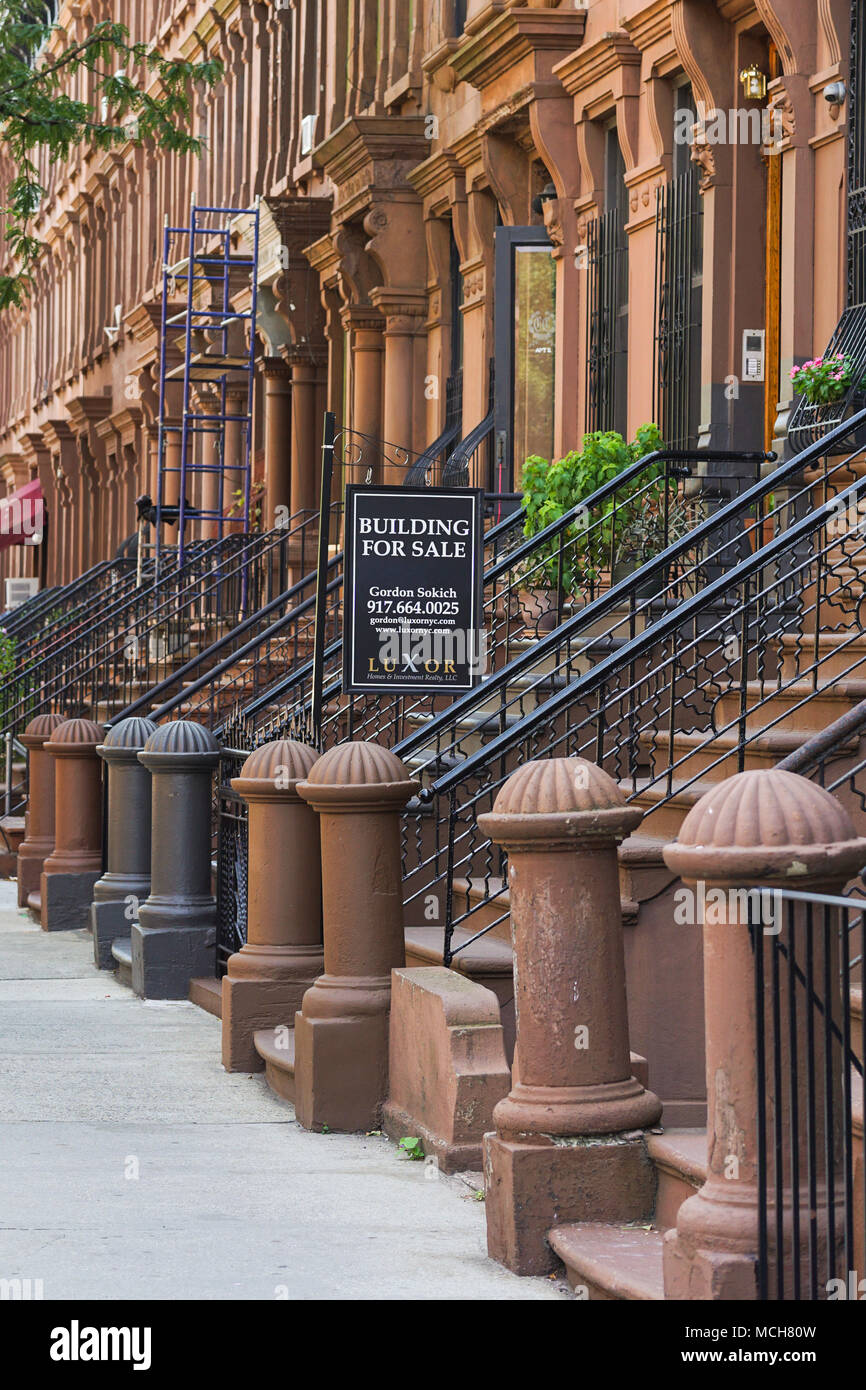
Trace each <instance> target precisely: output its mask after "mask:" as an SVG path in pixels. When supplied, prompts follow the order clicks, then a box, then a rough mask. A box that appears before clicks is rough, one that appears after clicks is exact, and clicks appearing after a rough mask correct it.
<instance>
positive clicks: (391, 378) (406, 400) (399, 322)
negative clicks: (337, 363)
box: [373, 289, 427, 484]
mask: <svg viewBox="0 0 866 1390" xmlns="http://www.w3.org/2000/svg"><path fill="white" fill-rule="evenodd" d="M373 297H374V299H375V302H376V304H377V305H378V306H379V307H380V308H381V310H382V312H383V313H384V314H385V316H386V318H385V389H384V404H383V424H382V435H383V438H384V439H385V440H386V441H387V442H388V444H390V445H392V446H396V447H397V448H405V449H414V448H415V447H416V445H417V444H418V443H419V440H418V439H416V420H417V421H418V422H421V421H423V420H424V416H425V408H424V363H423V360H421V359H420V357H418V356H416V347H417V345H418V344H419V343H420V342H423V338H421V337H419V335H421V334H422V332H423V325H424V317H425V315H426V312H427V296H426V293H420V292H419V293H417V294H413V293H412V292H410V291H406V292H400V293H398V292H397V291H391V290H385V289H376V290H374V291H373ZM419 435H420V425H419ZM387 455H388V456H389V457H393V449H390V450H388V451H387ZM405 476H406V469H405V468H404V467H399V466H395V465H392V464H388V463H387V462H386V463H385V466H384V470H383V477H382V482H383V483H396V484H400V483H402V482H403V480H404V478H405Z"/></svg>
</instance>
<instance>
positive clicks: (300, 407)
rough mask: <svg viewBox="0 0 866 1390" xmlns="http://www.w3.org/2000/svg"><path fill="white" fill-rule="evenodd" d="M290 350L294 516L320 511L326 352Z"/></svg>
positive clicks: (292, 506)
mask: <svg viewBox="0 0 866 1390" xmlns="http://www.w3.org/2000/svg"><path fill="white" fill-rule="evenodd" d="M286 354H287V356H288V358H289V360H290V362H291V369H292V388H291V389H292V419H291V440H292V462H291V501H290V510H291V514H292V516H294V515H296V513H297V512H300V511H317V510H318V507H319V487H320V478H319V470H320V466H321V454H320V449H321V443H322V424H321V420H322V412H321V411H320V409H319V405H320V386H321V378H322V360H321V359H322V357H323V352H322V351H320V350H319V349H316V348H306V347H305V348H288V349H286ZM282 500H283V501H284V502H289V500H290V499H289V498H288V497H284V498H283V499H282Z"/></svg>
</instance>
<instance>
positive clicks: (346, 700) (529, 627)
mask: <svg viewBox="0 0 866 1390" xmlns="http://www.w3.org/2000/svg"><path fill="white" fill-rule="evenodd" d="M722 458H724V459H725V460H727V461H728V462H736V463H738V465H739V466H741V467H742V468H743V469H744V470H748V472H747V473H745V474H744V477H746V478H748V479H750V480H751V479H753V478H754V476H755V472H756V471H757V468H758V466H759V465H760V463H761V462H763V461H764V460H765V459H766V458H767V455H765V454H763V453H756V454H746V455H741V456H732V455H730V454H725V455H715V454H708V453H707V452H706V451H703V452H700V451H698V452H693V453H685V454H684V453H680V452H677V451H669V450H668V451H664V450H663V451H658V452H656V453H653V454H650V455H648V456H646V457H645V458H643V459H640V460H637V461H636V462H635V463H634V464H632V465H631V466H630V467H629V468H628V469H626V470H625V471H624V472H623V473H622V474H621V475H619V477H618V478H616V479H614V480H612V481H610V482H609V483H607V484H605V485H604V486H603V487H602V488H600V489H598V491H597V492H596V493H595V494H593V496H592V497H590V498H587V499H586V502H585V503H584V504H583V505H582V506H581V507H580V508H576V509H575V510H574V511H573V512H571V513H569V514H567V515H566V516H564V517H562V518H560V520H559V521H557V522H554V523H553V524H552V525H551V526H549V527H547V528H545V530H543V531H542V532H540V533H539V534H538V535H536V536H532V537H529V538H526V537H523V536H522V535H521V531H522V521H523V513H522V511H518V512H516V513H513V514H511V515H510V516H508V517H506V518H505V520H504V521H502V522H501V523H499V524H497V525H496V526H494V527H492V528H491V529H490V530H488V531H487V533H486V535H485V552H486V561H487V564H486V572H485V580H484V614H485V623H486V631H487V639H488V640H487V660H488V667H489V668H492V669H493V671H494V673H495V674H494V675H493V676H491V677H488V680H487V682H486V683H485V684H484V685H483V686H481V687H479V688H477V689H476V690H474V691H472V692H470V694H469V696H467V697H464V699H463V701H460V702H458V705H459V708H460V718H461V719H462V720H465V722H466V726H467V727H471V728H473V729H478V730H479V737H481V738H485V737H487V736H489V735H490V734H492V733H494V732H496V731H497V730H498V728H499V727H500V725H499V724H498V723H497V722H496V720H495V718H494V719H493V721H492V722H491V721H490V715H489V711H488V709H487V702H488V692H489V691H490V690H491V689H492V688H493V687H494V686H495V682H496V679H497V678H498V675H499V674H500V673H501V670H502V669H504V668H507V667H508V666H509V664H510V663H512V661H513V660H515V659H518V660H521V659H523V660H526V662H527V665H528V666H531V664H532V656H531V654H532V652H533V651H534V650H535V649H536V646H537V645H538V644H539V642H543V643H550V642H554V643H555V634H556V631H557V630H558V629H559V628H560V626H561V624H562V623H563V621H564V620H569V619H570V618H571V617H573V615H574V611H575V607H576V605H577V604H579V603H581V602H583V603H595V605H596V610H597V611H599V612H601V613H604V612H606V611H607V607H608V604H609V603H611V602H612V603H614V606H616V601H614V600H613V598H612V595H613V593H614V589H612V588H611V579H612V572H613V571H614V570H615V569H616V568H617V554H618V551H619V549H620V546H621V543H622V541H623V537H624V535H625V534H627V532H628V530H629V528H630V527H632V526H633V525H634V523H635V519H636V518H637V517H638V516H646V515H647V514H650V513H654V515H655V524H656V528H657V536H656V539H657V543H659V544H662V545H664V543H665V539H666V538H670V537H671V536H672V535H674V534H677V535H678V534H680V531H679V529H678V528H679V527H681V526H682V524H683V522H685V524H687V525H689V526H690V525H693V524H695V523H696V521H697V520H698V519H700V518H702V517H703V516H704V515H705V509H706V508H707V507H708V506H709V505H710V499H709V498H708V496H707V495H706V494H704V493H702V494H701V495H700V497H698V496H697V495H696V496H694V497H693V498H690V499H688V500H686V499H685V498H684V496H683V493H684V490H685V486H686V483H687V480H688V476H689V474H690V465H692V464H698V463H699V462H702V461H707V459H718V460H721V459H722ZM632 559H633V557H632ZM615 587H616V586H614V588H615ZM340 590H341V575H340V574H339V573H338V572H336V571H335V573H334V577H333V578H332V579H331V581H330V593H331V594H333V595H334V602H335V604H336V603H338V602H339V595H340ZM645 597H646V600H647V603H648V605H649V606H650V608H652V609H653V611H654V605H655V599H654V596H653V594H652V593H648V594H646V596H645ZM602 650H604V642H603V640H602V641H601V642H600V645H599V651H602ZM545 659H546V658H545ZM324 668H325V677H324V683H323V691H322V702H323V709H324V717H323V720H322V724H321V730H320V735H319V732H318V731H317V730H316V729H314V727H313V725H314V722H315V721H314V719H313V714H312V694H313V685H314V679H315V672H314V662H313V660H312V659H311V660H309V661H307V662H305V663H302V664H300V665H299V666H298V667H297V668H296V669H295V670H294V671H293V672H291V673H289V674H288V675H287V676H286V677H285V678H284V679H283V680H281V681H280V682H278V683H277V684H276V685H275V686H273V687H271V688H270V689H269V690H267V691H264V692H263V693H262V694H261V695H260V696H259V697H258V698H257V699H255V700H253V701H251V702H250V703H248V704H247V705H246V707H245V708H244V709H243V710H239V711H238V712H237V713H236V715H235V716H233V717H232V718H231V719H230V720H229V721H227V723H226V725H225V726H224V728H223V729H222V731H221V733H222V737H223V740H224V742H225V743H226V744H227V745H228V751H227V752H226V754H225V758H224V766H223V769H222V771H221V774H220V784H221V788H222V789H223V791H226V789H228V790H230V788H229V781H230V778H231V777H232V776H235V775H237V770H238V768H239V766H240V761H242V759H243V757H245V756H246V754H247V753H248V752H250V751H252V749H253V748H255V747H258V746H259V745H260V744H261V743H263V742H268V741H269V740H270V739H272V738H279V737H292V736H297V737H301V738H304V739H305V740H307V741H313V742H316V741H317V740H318V739H319V736H320V740H321V745H322V746H331V745H332V744H333V743H336V742H340V741H341V740H343V739H347V738H368V739H369V738H372V739H378V740H380V741H382V742H384V743H387V744H394V743H395V742H396V741H397V740H399V739H401V738H404V739H405V737H406V736H407V735H408V736H409V737H410V739H411V738H412V736H413V735H414V738H415V740H416V742H419V743H420V744H423V745H425V746H427V745H429V746H430V747H435V745H436V742H437V739H438V738H439V737H440V733H439V731H440V729H444V728H445V727H446V726H447V727H448V728H450V727H451V726H450V724H449V720H450V718H451V714H452V712H453V711H455V710H456V709H457V707H458V705H449V704H448V702H447V701H446V700H445V699H444V698H442V697H440V698H438V699H432V700H431V699H429V698H426V699H424V698H422V697H419V696H396V697H395V696H392V697H390V698H388V697H384V698H383V697H382V696H376V697H373V696H369V695H356V696H349V695H345V694H344V692H343V688H342V642H341V639H340V636H339V633H337V635H335V637H334V640H332V641H330V642H329V643H328V645H327V646H326V647H325V651H324ZM528 684H529V685H530V686H531V685H532V681H531V680H530V681H529V682H528ZM560 684H561V681H560V680H559V679H558V678H556V677H554V679H553V680H552V682H550V683H545V681H544V679H542V680H541V682H540V684H539V685H538V686H537V688H536V690H535V692H534V695H533V696H532V697H531V698H530V702H529V704H528V705H527V708H531V707H532V706H533V704H534V703H537V702H538V701H539V700H540V699H541V698H543V696H544V694H545V693H546V692H547V691H548V690H549V689H553V688H558V687H559V685H560ZM493 698H494V699H496V698H498V696H497V695H496V694H495V691H494V696H493ZM506 722H507V723H510V722H512V721H511V720H510V719H506ZM420 760H421V761H423V760H424V759H423V756H422V757H421V759H420ZM453 765H454V764H453V763H452V762H451V761H450V760H449V757H448V754H447V753H446V752H445V750H444V749H443V750H442V758H441V760H440V761H439V763H438V764H437V766H438V767H439V768H440V769H445V768H447V767H451V766H453ZM432 770H433V765H432V763H431V764H430V767H429V768H428V771H431V772H432ZM221 796H222V792H221ZM221 804H223V803H222V802H221ZM224 804H225V805H226V807H227V808H229V809H228V810H227V814H228V815H230V817H231V824H230V826H229V827H228V828H227V829H226V831H225V833H224V834H223V832H222V831H221V832H220V835H221V838H220V846H221V848H220V854H223V853H234V852H235V849H236V837H237V835H238V834H243V828H242V822H239V821H238V818H237V816H236V813H235V809H234V803H233V802H232V803H231V805H230V799H229V798H228V795H227V793H226V798H225V803H224ZM239 827H240V828H239ZM242 866H243V852H239V853H238V857H237V864H236V866H235V868H234V869H233V870H229V869H228V868H227V867H226V866H223V865H221V867H220V871H219V882H220V883H226V884H227V883H229V882H230V881H231V882H235V881H238V880H239V877H240V876H241V875H242V872H243V867H242ZM234 911H235V907H234V904H233V901H231V900H226V901H224V902H222V903H221V904H220V921H221V923H223V925H222V926H221V928H220V940H221V941H222V942H223V944H224V946H225V948H226V949H227V950H228V949H229V946H230V943H231V942H232V941H233V940H234V939H235V934H236V932H235V925H234V919H233V913H234Z"/></svg>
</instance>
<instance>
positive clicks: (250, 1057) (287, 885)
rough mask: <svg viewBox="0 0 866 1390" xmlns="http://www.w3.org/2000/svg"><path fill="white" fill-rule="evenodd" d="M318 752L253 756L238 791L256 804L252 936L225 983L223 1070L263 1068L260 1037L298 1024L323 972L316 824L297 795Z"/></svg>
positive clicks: (250, 878)
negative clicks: (311, 989) (310, 991)
mask: <svg viewBox="0 0 866 1390" xmlns="http://www.w3.org/2000/svg"><path fill="white" fill-rule="evenodd" d="M318 757H319V754H318V753H317V752H316V750H315V749H314V748H308V747H307V746H306V744H303V743H296V742H295V741H294V740H292V739H280V740H278V741H277V742H275V743H266V744H264V745H263V747H261V748H257V749H256V751H255V752H254V753H251V754H250V756H249V757H248V758H247V760H246V762H245V763H244V765H243V767H242V768H241V775H240V777H234V778H233V779H232V787H233V788H234V790H235V791H236V792H238V793H239V794H240V795H241V796H242V797H243V799H244V801H245V802H246V803H247V806H248V807H249V849H248V856H247V859H248V868H247V941H246V945H245V946H242V947H241V949H240V951H236V952H235V954H234V955H233V956H230V957H229V962H228V973H227V974H226V975H225V977H224V979H223V982H222V1058H223V1066H224V1067H225V1069H226V1071H260V1070H261V1068H262V1066H263V1065H264V1063H263V1062H262V1059H261V1057H260V1056H259V1054H258V1052H257V1051H256V1049H255V1046H254V1043H253V1035H254V1034H255V1032H256V1031H257V1029H260V1028H275V1027H278V1026H279V1025H280V1024H286V1025H287V1026H288V1027H291V1026H292V1025H293V1024H294V1021H295V1014H296V1012H297V1011H298V1009H299V1008H300V1007H301V1001H302V1000H303V997H304V994H305V992H306V990H307V989H309V987H310V985H312V983H313V981H314V980H315V979H316V977H317V976H318V975H320V974H321V972H322V969H323V955H322V886H321V855H320V850H319V822H318V818H317V816H316V815H315V813H314V812H313V811H312V810H311V809H310V807H309V806H307V805H306V803H305V802H304V801H302V800H301V797H300V796H299V795H298V791H297V786H298V782H299V781H300V780H301V778H303V777H306V776H307V774H308V773H309V771H310V769H311V768H312V766H313V764H314V763H315V762H316V760H317V759H318Z"/></svg>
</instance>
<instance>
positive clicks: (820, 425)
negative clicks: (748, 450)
mask: <svg viewBox="0 0 866 1390" xmlns="http://www.w3.org/2000/svg"><path fill="white" fill-rule="evenodd" d="M847 107H848V188H847V195H848V208H847V270H848V276H847V280H848V283H847V295H846V304H845V309H844V310H843V312H842V317H841V318H840V320H839V323H838V325H837V326H836V329H835V331H834V333H833V336H832V337H831V339H830V342H829V343H828V345H827V348H826V350H825V352H824V356H825V357H829V356H833V355H834V354H836V353H841V354H842V355H843V356H846V357H848V358H850V361H851V374H850V379H849V384H848V388H847V390H846V391H845V392H844V394H843V395H841V396H840V397H839V398H838V399H837V400H835V401H831V402H830V403H829V404H826V405H822V404H810V403H809V402H808V401H807V400H806V397H805V396H801V397H800V399H799V400H798V401H797V404H796V405H795V407H794V410H793V412H792V414H791V420H790V424H789V426H788V438H789V440H790V442H791V446H792V448H794V449H802V448H804V447H805V446H806V445H807V444H810V443H815V442H816V441H817V439H818V438H819V437H820V435H821V434H822V433H823V432H824V431H826V430H828V429H831V428H832V427H833V426H834V425H836V424H838V423H839V422H840V421H842V420H844V419H845V418H846V416H848V415H850V414H851V413H852V411H855V410H860V409H862V407H863V404H864V401H866V391H864V389H863V379H864V376H866V7H864V0H852V3H851V62H850V69H849V76H848V102H847Z"/></svg>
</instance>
